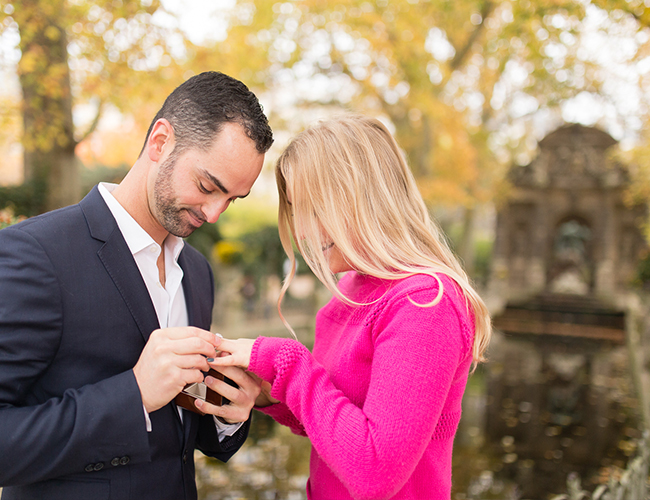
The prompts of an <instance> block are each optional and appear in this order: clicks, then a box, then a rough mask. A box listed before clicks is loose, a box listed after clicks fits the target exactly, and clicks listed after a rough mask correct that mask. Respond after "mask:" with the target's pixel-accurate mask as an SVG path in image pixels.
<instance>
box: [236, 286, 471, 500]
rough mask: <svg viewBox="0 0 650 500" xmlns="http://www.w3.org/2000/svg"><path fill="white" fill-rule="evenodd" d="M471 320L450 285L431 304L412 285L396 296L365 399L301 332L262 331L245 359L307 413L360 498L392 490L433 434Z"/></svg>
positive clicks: (378, 327)
mask: <svg viewBox="0 0 650 500" xmlns="http://www.w3.org/2000/svg"><path fill="white" fill-rule="evenodd" d="M436 294H437V289H433V290H432V289H427V290H420V291H419V292H413V293H411V294H410V298H411V299H412V300H413V301H414V302H416V303H419V304H424V303H428V302H430V301H431V300H433V298H434V297H435V296H436ZM466 324H467V323H466V321H463V320H461V316H460V314H459V313H458V310H457V309H456V307H455V306H454V304H453V302H452V300H451V299H450V298H449V296H448V294H447V293H445V294H444V296H443V298H442V300H441V301H440V302H439V303H438V304H437V305H435V306H432V307H420V306H417V305H415V304H413V302H411V300H409V298H408V297H407V296H406V295H402V296H401V297H396V298H394V300H392V301H391V302H390V303H389V304H387V305H386V306H385V307H384V308H383V310H381V311H379V313H378V317H377V319H376V320H375V322H374V327H373V329H372V332H371V334H372V342H373V343H374V354H373V360H372V368H371V377H370V383H369V387H368V392H367V395H366V399H365V402H364V403H363V405H362V406H361V407H358V406H356V405H354V404H353V403H352V402H351V401H350V400H349V399H348V398H347V397H346V396H345V394H344V393H343V392H342V391H340V390H339V389H337V388H336V387H335V386H334V385H333V384H332V382H331V380H330V378H329V375H328V373H327V371H326V370H325V368H324V367H323V366H322V365H320V364H319V363H318V362H317V361H316V360H315V359H314V358H313V356H312V355H311V353H310V352H309V351H308V350H307V348H305V347H304V346H302V345H301V344H299V343H298V342H296V341H293V340H288V339H269V338H259V339H258V340H257V341H256V343H255V346H254V349H253V354H252V356H251V365H250V367H249V369H250V370H252V371H253V372H255V373H256V374H257V375H259V376H260V377H262V378H263V379H265V380H267V381H269V382H270V383H271V384H272V392H271V394H272V396H273V397H275V398H277V399H279V400H280V401H283V402H284V403H285V404H286V406H287V407H288V409H289V410H290V411H291V412H292V413H293V415H295V417H296V418H297V419H298V420H299V421H300V422H301V423H302V425H303V427H304V430H305V432H306V433H307V435H308V436H309V438H310V439H311V442H312V445H313V446H314V447H315V449H316V450H317V451H318V453H319V455H320V456H321V458H322V459H323V460H324V461H325V462H326V463H327V464H328V466H329V467H330V468H331V469H332V470H333V471H334V473H335V474H336V475H337V476H338V478H339V479H340V480H341V482H343V484H345V485H346V487H347V488H348V490H349V491H350V493H351V495H352V496H353V497H354V498H360V499H371V498H388V497H391V496H393V495H394V494H396V493H397V492H398V491H399V490H400V489H401V488H402V486H403V485H404V484H405V483H406V481H407V480H408V478H409V477H410V476H411V475H412V473H413V471H414V469H415V467H416V466H417V464H418V462H419V461H420V459H421V457H422V455H423V453H424V451H425V450H426V448H427V446H428V444H429V442H430V440H431V439H432V438H433V437H434V431H435V430H436V425H437V424H438V421H439V420H440V416H441V413H442V411H443V408H444V406H445V401H446V399H447V395H448V393H449V391H450V388H451V386H452V383H453V381H454V378H455V376H456V372H457V370H458V368H459V365H460V364H461V361H463V360H465V361H467V356H468V337H469V333H468V332H467V327H466ZM462 366H463V367H466V366H468V364H467V363H462ZM350 376H354V374H353V373H350ZM458 410H460V408H458Z"/></svg>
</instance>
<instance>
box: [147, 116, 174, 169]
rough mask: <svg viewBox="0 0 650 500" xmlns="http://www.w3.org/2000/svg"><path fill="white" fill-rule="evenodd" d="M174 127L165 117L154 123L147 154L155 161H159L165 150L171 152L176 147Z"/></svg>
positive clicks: (148, 140) (148, 141)
mask: <svg viewBox="0 0 650 500" xmlns="http://www.w3.org/2000/svg"><path fill="white" fill-rule="evenodd" d="M174 142H175V141H174V128H173V127H172V124H171V123H169V121H167V120H166V119H165V118H160V119H158V120H157V121H156V123H154V124H153V127H152V128H151V133H150V134H149V138H148V139H147V146H146V148H145V150H146V153H147V156H148V157H149V159H150V160H151V161H153V162H158V161H160V159H161V158H162V156H163V153H164V152H165V150H168V152H170V153H171V151H172V149H173V148H174Z"/></svg>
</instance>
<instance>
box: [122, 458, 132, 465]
mask: <svg viewBox="0 0 650 500" xmlns="http://www.w3.org/2000/svg"><path fill="white" fill-rule="evenodd" d="M130 461H131V459H130V458H129V457H122V458H120V465H126V464H128V463H129V462H130Z"/></svg>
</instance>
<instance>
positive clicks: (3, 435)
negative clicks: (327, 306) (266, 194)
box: [0, 72, 273, 500]
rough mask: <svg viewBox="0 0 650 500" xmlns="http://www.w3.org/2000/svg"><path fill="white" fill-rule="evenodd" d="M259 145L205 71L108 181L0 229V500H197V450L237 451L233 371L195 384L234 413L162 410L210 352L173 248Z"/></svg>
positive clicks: (206, 292) (200, 263) (222, 87)
mask: <svg viewBox="0 0 650 500" xmlns="http://www.w3.org/2000/svg"><path fill="white" fill-rule="evenodd" d="M272 141H273V137H272V133H271V129H270V128H269V125H268V122H267V118H266V117H265V116H264V114H263V112H262V109H261V107H260V104H259V102H258V100H257V98H256V97H255V95H253V93H251V92H250V91H249V90H248V89H247V88H246V86H245V85H244V84H243V83H241V82H239V81H237V80H235V79H233V78H231V77H229V76H226V75H224V74H222V73H217V72H207V73H202V74H200V75H197V76H194V77H192V78H190V79H189V80H187V81H186V82H185V83H183V84H182V85H181V86H179V87H178V88H177V89H176V90H174V92H172V94H171V95H170V96H169V97H168V98H167V100H166V101H165V103H164V105H163V107H162V108H161V110H160V111H159V112H158V114H157V115H156V117H155V118H154V119H153V121H152V123H151V126H150V128H149V131H148V132H147V137H146V140H145V144H144V147H143V149H142V152H141V153H140V156H139V158H138V159H137V160H136V162H135V164H134V165H133V167H132V168H131V170H130V171H129V173H128V174H127V176H126V177H125V178H124V180H123V181H122V182H121V184H119V186H116V185H114V184H113V185H109V184H100V185H99V186H97V187H95V188H94V189H93V190H92V191H91V192H90V193H89V194H88V195H87V196H86V197H85V198H84V199H83V200H82V201H81V202H80V203H79V204H77V205H73V206H70V207H67V208H63V209H61V210H57V211H54V212H50V213H47V214H44V215H41V216H39V217H34V218H32V219H29V220H27V221H25V222H22V223H20V224H17V225H15V226H12V227H10V228H7V229H3V230H2V231H0V450H1V453H0V487H3V491H2V498H3V500H7V499H24V500H29V499H49V500H55V499H66V500H71V499H74V500H79V499H88V500H90V499H92V500H100V499H108V498H111V499H119V500H125V499H137V500H143V499H151V500H164V499H169V500H179V499H190V500H191V499H196V498H197V489H196V484H195V479H194V449H195V448H198V449H199V450H201V451H202V452H203V453H205V454H206V455H209V456H211V457H216V458H218V459H220V460H224V461H225V460H227V459H228V458H230V457H231V456H232V455H233V454H234V453H235V452H236V451H237V450H238V449H239V447H240V446H241V445H242V443H243V442H244V440H245V439H246V436H247V433H248V427H249V423H248V420H249V417H250V410H251V408H252V406H253V403H254V401H255V399H256V398H257V397H258V395H259V393H260V388H259V383H258V382H257V381H255V380H254V379H253V378H252V377H250V376H249V375H247V374H246V373H245V372H244V371H243V370H242V369H240V368H235V367H229V368H223V369H220V371H221V372H223V374H224V375H226V376H227V377H229V378H230V379H232V380H233V381H235V382H236V383H237V384H238V386H239V388H234V387H231V386H230V385H227V384H226V383H224V382H222V381H220V380H216V379H215V378H213V377H207V378H206V379H205V383H206V385H207V386H208V387H210V388H212V389H214V390H215V391H217V392H218V393H220V394H222V395H223V396H225V397H227V398H228V399H229V400H230V401H231V402H232V403H231V404H230V405H228V406H223V407H220V408H218V410H219V413H218V416H219V418H215V417H214V416H213V415H212V414H214V413H215V412H214V411H212V409H213V408H212V407H211V406H209V405H208V404H207V403H204V406H203V407H202V408H201V409H200V411H201V412H202V413H206V414H207V415H205V416H200V415H199V414H198V413H193V412H190V411H187V410H184V409H180V408H179V407H177V406H176V404H174V402H173V400H174V398H175V397H176V395H177V394H178V393H179V392H180V391H181V389H183V388H184V387H185V385H186V384H190V383H198V382H202V381H204V375H203V373H202V371H206V372H207V371H208V369H209V366H208V363H207V361H206V358H207V357H210V356H214V355H215V346H216V345H218V343H217V341H216V338H215V335H213V334H211V333H209V332H207V331H206V330H208V329H209V327H210V321H211V316H212V305H213V302H214V300H213V293H214V290H213V278H212V272H211V270H210V267H209V265H208V262H207V261H206V259H205V258H204V257H203V256H201V255H200V254H199V253H198V252H197V251H196V250H194V249H193V248H191V247H190V246H189V245H185V244H184V242H183V239H182V238H184V237H186V236H189V235H190V234H191V233H192V232H193V231H194V230H195V229H197V228H198V227H199V226H201V225H202V224H203V223H204V222H206V221H207V222H209V223H213V222H216V220H217V219H218V218H219V215H220V214H221V213H222V212H223V211H224V210H226V208H227V207H228V205H229V204H230V202H231V201H233V200H234V199H236V198H242V197H244V196H246V195H248V193H249V191H250V189H251V186H252V185H253V182H254V181H255V180H256V179H257V177H258V175H259V173H260V170H261V168H262V163H263V160H264V154H265V152H266V151H267V150H268V148H269V147H270V146H271V143H272ZM188 325H190V326H195V327H200V328H185V329H183V330H182V331H179V330H177V331H172V330H161V329H160V328H163V327H171V326H175V327H180V326H184V327H187V326H188ZM199 405H200V403H198V404H197V408H196V409H197V410H198V406H199ZM242 422H245V423H244V424H243V425H241V423H242Z"/></svg>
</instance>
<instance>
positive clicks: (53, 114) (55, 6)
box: [15, 0, 80, 211]
mask: <svg viewBox="0 0 650 500" xmlns="http://www.w3.org/2000/svg"><path fill="white" fill-rule="evenodd" d="M15 6H16V10H15V18H16V21H17V23H18V26H19V29H20V50H21V52H22V56H21V60H20V62H19V64H18V76H19V79H20V84H21V87H22V91H23V110H22V112H23V125H24V134H23V147H24V151H25V152H24V172H25V182H29V183H32V184H33V185H35V186H37V187H40V188H41V189H37V190H36V192H41V193H42V194H43V199H42V200H39V206H40V207H41V209H42V211H46V210H52V209H55V208H59V207H62V206H66V205H70V204H72V203H76V202H77V201H79V194H80V193H79V190H80V181H79V175H78V171H77V160H76V157H75V146H76V142H75V140H74V126H73V122H72V96H71V89H70V68H69V66H68V50H67V38H66V33H65V28H64V27H65V22H64V16H65V10H66V9H65V7H66V6H65V1H64V0H22V1H16V2H15Z"/></svg>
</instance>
